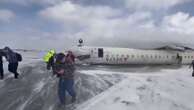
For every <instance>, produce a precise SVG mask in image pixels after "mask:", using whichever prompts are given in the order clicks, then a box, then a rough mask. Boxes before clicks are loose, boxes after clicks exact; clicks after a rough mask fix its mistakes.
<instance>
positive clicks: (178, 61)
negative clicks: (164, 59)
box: [176, 53, 183, 64]
mask: <svg viewBox="0 0 194 110" xmlns="http://www.w3.org/2000/svg"><path fill="white" fill-rule="evenodd" d="M176 60H177V64H182V60H183V58H182V56H180V55H179V53H177V56H176Z"/></svg>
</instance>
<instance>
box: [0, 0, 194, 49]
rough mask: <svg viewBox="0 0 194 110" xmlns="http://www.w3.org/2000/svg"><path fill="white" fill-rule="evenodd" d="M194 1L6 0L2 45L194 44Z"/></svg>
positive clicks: (0, 11) (1, 9)
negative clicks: (78, 41) (83, 41)
mask: <svg viewBox="0 0 194 110" xmlns="http://www.w3.org/2000/svg"><path fill="white" fill-rule="evenodd" d="M193 6H194V0H0V47H1V48H2V47H4V46H7V45H8V46H11V47H12V48H25V49H49V48H56V49H64V48H68V47H71V46H73V45H76V43H77V40H78V39H79V38H83V39H84V40H85V44H86V45H92V46H119V47H137V48H153V47H159V46H162V45H167V44H181V45H187V46H191V47H194V43H193V42H194V7H193Z"/></svg>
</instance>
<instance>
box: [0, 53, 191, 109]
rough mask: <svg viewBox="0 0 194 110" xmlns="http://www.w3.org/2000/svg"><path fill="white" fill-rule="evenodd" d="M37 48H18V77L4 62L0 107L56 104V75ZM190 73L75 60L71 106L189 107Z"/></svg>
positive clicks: (105, 107) (33, 107)
mask: <svg viewBox="0 0 194 110" xmlns="http://www.w3.org/2000/svg"><path fill="white" fill-rule="evenodd" d="M40 54H41V53H33V52H23V53H22V55H23V56H24V59H23V62H21V63H20V65H19V72H20V73H21V76H20V78H19V79H18V80H15V79H14V78H13V74H11V73H9V72H8V71H7V62H4V68H5V79H4V80H1V81H0V89H1V91H0V102H1V103H0V109H2V110H61V109H58V108H57V107H56V106H58V97H57V83H58V79H57V78H55V77H52V75H51V74H52V73H51V72H50V71H47V70H46V66H45V63H44V62H43V61H42V55H40ZM191 73H192V70H191V69H189V68H188V66H182V67H176V68H174V67H171V66H159V67H157V66H156V67H154V66H141V67H131V66H129V67H122V66H118V67H117V66H108V67H107V66H90V65H85V66H83V67H82V66H81V67H78V69H77V71H76V77H75V89H76V91H77V95H78V101H77V102H76V109H73V110H194V95H193V92H194V78H193V77H191ZM70 98H71V97H68V96H67V99H70Z"/></svg>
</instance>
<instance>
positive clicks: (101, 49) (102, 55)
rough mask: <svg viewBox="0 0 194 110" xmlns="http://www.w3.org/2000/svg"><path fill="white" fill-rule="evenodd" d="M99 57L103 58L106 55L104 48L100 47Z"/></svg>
mask: <svg viewBox="0 0 194 110" xmlns="http://www.w3.org/2000/svg"><path fill="white" fill-rule="evenodd" d="M98 57H99V58H103V57H104V50H103V48H98Z"/></svg>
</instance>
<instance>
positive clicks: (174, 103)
mask: <svg viewBox="0 0 194 110" xmlns="http://www.w3.org/2000/svg"><path fill="white" fill-rule="evenodd" d="M91 72H92V71H90V72H89V73H91ZM94 73H97V72H94ZM100 73H101V74H102V73H103V74H108V72H107V71H105V72H102V71H100ZM167 73H168V74H167ZM118 74H121V72H119V73H118ZM123 74H124V75H126V73H123ZM127 75H128V78H127V79H125V80H123V81H122V82H120V83H119V84H117V85H115V86H113V87H111V88H110V89H109V90H107V91H105V92H103V93H101V94H99V95H97V96H95V97H94V98H92V99H90V100H88V101H87V102H85V103H83V104H82V105H80V106H78V107H77V110H145V109H146V110H193V109H194V95H193V92H194V78H193V77H191V70H189V69H188V68H187V67H186V66H184V67H182V68H180V69H176V70H175V69H163V70H162V71H160V72H157V73H151V74H150V73H149V74H140V73H135V74H134V73H130V72H129V73H128V74H127Z"/></svg>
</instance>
